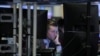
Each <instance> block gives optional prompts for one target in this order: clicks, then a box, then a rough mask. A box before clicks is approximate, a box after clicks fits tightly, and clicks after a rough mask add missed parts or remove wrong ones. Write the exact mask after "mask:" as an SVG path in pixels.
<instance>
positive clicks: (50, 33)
mask: <svg viewBox="0 0 100 56" xmlns="http://www.w3.org/2000/svg"><path fill="white" fill-rule="evenodd" d="M57 34H58V27H57V26H49V29H48V31H47V37H48V38H49V39H50V40H55V38H56V37H57Z"/></svg>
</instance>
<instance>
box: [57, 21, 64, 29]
mask: <svg viewBox="0 0 100 56" xmlns="http://www.w3.org/2000/svg"><path fill="white" fill-rule="evenodd" d="M58 26H59V27H64V19H59V20H58Z"/></svg>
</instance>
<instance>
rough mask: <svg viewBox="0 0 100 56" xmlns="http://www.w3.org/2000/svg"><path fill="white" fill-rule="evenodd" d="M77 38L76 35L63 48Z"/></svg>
mask: <svg viewBox="0 0 100 56" xmlns="http://www.w3.org/2000/svg"><path fill="white" fill-rule="evenodd" d="M75 38H76V37H75V36H74V37H73V38H72V39H71V40H70V41H69V42H68V43H67V44H66V45H65V47H64V48H63V49H62V50H64V49H65V48H66V47H68V46H69V44H70V43H71V42H72V41H73V40H74V39H75Z"/></svg>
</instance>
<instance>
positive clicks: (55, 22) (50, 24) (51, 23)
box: [47, 19, 58, 29]
mask: <svg viewBox="0 0 100 56" xmlns="http://www.w3.org/2000/svg"><path fill="white" fill-rule="evenodd" d="M49 26H58V23H57V21H55V20H52V19H49V20H48V22H47V29H49Z"/></svg>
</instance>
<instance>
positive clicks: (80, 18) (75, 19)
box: [63, 3, 99, 56]
mask: <svg viewBox="0 0 100 56" xmlns="http://www.w3.org/2000/svg"><path fill="white" fill-rule="evenodd" d="M63 7H64V29H65V33H64V46H63V47H65V49H64V50H63V52H64V53H63V54H64V55H65V56H86V55H87V49H86V48H83V47H84V46H85V45H84V44H86V43H87V38H86V36H87V35H86V29H87V28H86V25H87V24H86V22H87V21H86V20H87V18H86V17H87V3H64V5H63ZM90 7H91V10H90V12H91V13H90V15H91V19H90V20H89V23H90V39H89V41H90V46H91V48H90V56H96V55H97V51H98V45H97V44H98V36H99V35H98V31H99V17H98V6H97V5H91V6H90ZM66 45H67V47H66Z"/></svg>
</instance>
